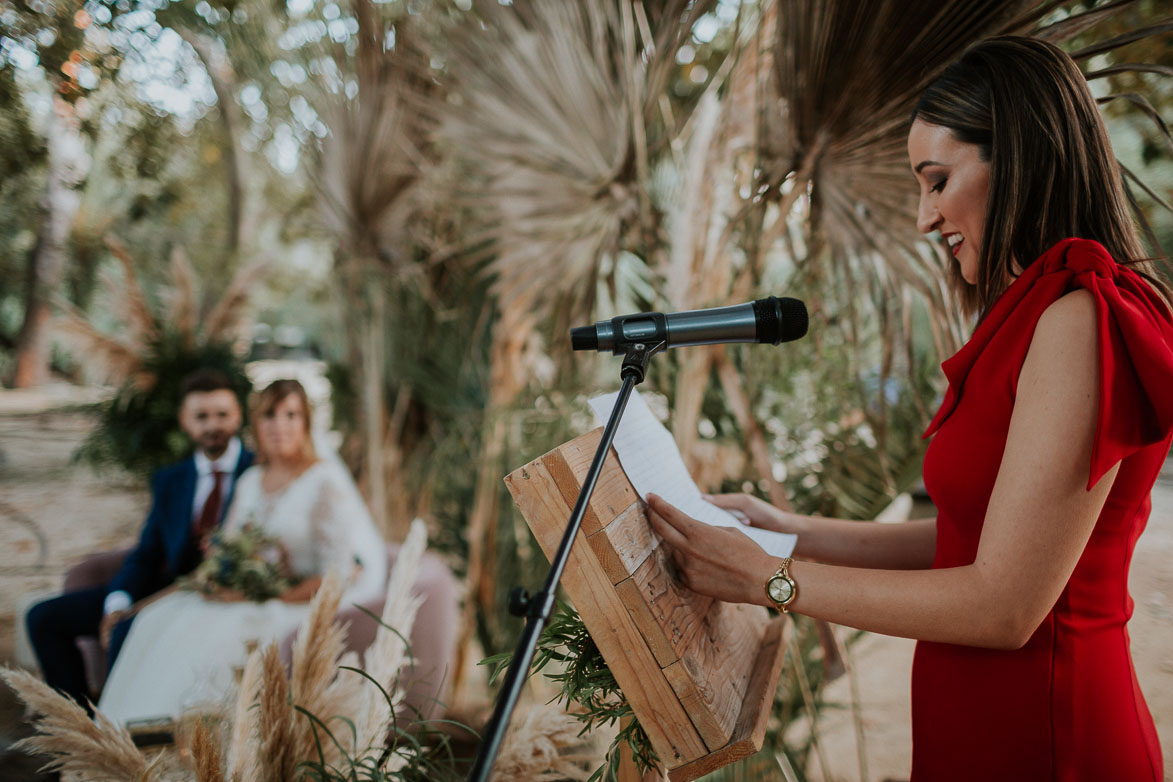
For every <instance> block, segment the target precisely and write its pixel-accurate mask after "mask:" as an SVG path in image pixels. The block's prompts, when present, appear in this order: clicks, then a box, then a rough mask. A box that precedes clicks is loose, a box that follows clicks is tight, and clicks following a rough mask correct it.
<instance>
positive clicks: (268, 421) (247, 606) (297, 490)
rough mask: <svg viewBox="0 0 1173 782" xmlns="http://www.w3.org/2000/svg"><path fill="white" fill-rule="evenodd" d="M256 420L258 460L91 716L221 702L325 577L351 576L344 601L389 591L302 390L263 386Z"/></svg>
mask: <svg viewBox="0 0 1173 782" xmlns="http://www.w3.org/2000/svg"><path fill="white" fill-rule="evenodd" d="M252 422H253V423H252V425H253V428H254V432H255V436H256V441H257V442H256V444H257V456H258V464H257V465H256V466H254V467H251V468H250V469H249V470H247V471H246V472H245V473H244V474H243V475H242V476H241V477H240V480H239V482H238V483H237V486H236V490H235V494H234V497H233V501H232V506H231V507H230V508H229V511H228V516H227V518H226V520H225V522H224V526H223V528H222V529H221V530H220V531H219V532H217V533H215V535H214V536H213V537H211V538H210V539H208V540H206V541H204V542H203V544H202V545H203V547H204V551H205V554H206V558H205V561H204V562H203V564H201V566H200V567H199V568H197V570H196V571H195V573H194V574H193V578H191V579H189V581H188V582H187V583H186V584H185V585H183V586H180V587H179V588H177V589H174V590H172V591H170V592H168V593H167V594H164V595H163V596H162V597H160V598H159V599H157V600H154V601H153V602H150V603H149V604H148V605H145V606H144V607H142V608H141V610H140V613H139V615H138V617H137V618H136V619H135V621H134V624H133V625H131V628H130V632H129V634H128V635H127V637H126V641H125V643H124V645H123V647H122V652H121V653H120V654H119V656H118V659H117V662H116V663H115V664H114V667H113V668H112V669H111V671H110V677H109V679H108V680H107V683H106V687H105V689H104V690H103V692H102V697H101V700H100V701H99V702H98V709H99V710H100V711H102V712H103V713H104V714H106V715H107V716H108V717H110V718H111V719H113V720H115V721H116V722H128V721H132V720H138V719H156V718H168V717H171V718H174V717H177V716H179V714H180V713H182V712H183V711H186V710H188V709H190V708H194V707H197V706H200V705H201V704H216V703H219V702H221V701H222V700H223V699H224V697H225V696H226V695H227V694H228V693H229V692H231V691H232V689H233V686H234V669H236V668H238V667H240V666H243V665H244V663H245V660H246V659H247V656H248V649H249V648H250V647H252V646H253V645H261V646H263V645H265V644H267V643H269V642H270V641H273V640H280V639H281V638H283V637H285V636H287V635H288V634H289V633H290V632H291V631H293V630H294V629H295V628H297V627H298V626H299V625H300V624H301V623H302V621H303V620H304V619H305V617H306V616H307V615H308V612H309V600H310V599H311V598H312V597H313V595H314V592H315V591H316V590H317V588H318V586H319V585H320V584H321V582H322V577H323V576H324V575H325V574H326V573H328V572H330V571H335V572H337V573H338V574H339V575H340V576H341V577H342V578H343V579H344V580H345V581H346V584H347V588H346V593H345V594H344V596H343V603H342V604H343V605H349V604H353V603H363V602H366V601H369V600H371V599H372V598H376V597H378V596H379V595H380V594H381V593H382V591H383V589H384V588H385V580H386V571H387V560H386V546H385V544H384V543H383V540H382V539H381V537H380V536H379V533H378V531H377V530H376V529H375V526H374V523H373V522H372V520H371V516H370V513H369V512H368V511H367V508H366V505H365V504H364V503H363V500H362V497H361V496H360V495H359V493H358V489H357V488H356V487H355V485H354V481H353V480H352V479H351V477H350V475H349V473H348V472H347V471H346V468H345V467H344V466H343V465H342V464H341V463H340V462H338V461H337V460H332V459H320V458H318V456H317V454H316V453H315V451H314V446H313V440H312V437H311V435H310V432H311V431H312V430H311V421H310V405H309V401H308V399H307V397H306V393H305V389H303V388H302V386H301V384H300V383H298V382H297V381H296V380H278V381H276V382H274V383H272V384H270V385H269V386H268V387H267V388H265V390H264V391H262V392H261V393H260V394H259V395H258V396H257V398H256V401H255V403H254V406H253V411H252ZM224 571H228V572H224ZM246 571H247V573H246ZM234 574H235V576H236V577H235V578H233V575H234ZM226 583H228V584H232V585H233V586H232V587H228V586H225V584H226ZM185 587H186V588H185Z"/></svg>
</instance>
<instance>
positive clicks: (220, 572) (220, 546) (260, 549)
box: [186, 523, 298, 602]
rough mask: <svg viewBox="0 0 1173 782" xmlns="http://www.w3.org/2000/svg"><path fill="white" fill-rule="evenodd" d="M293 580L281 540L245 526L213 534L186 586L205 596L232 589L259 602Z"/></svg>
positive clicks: (251, 526)
mask: <svg viewBox="0 0 1173 782" xmlns="http://www.w3.org/2000/svg"><path fill="white" fill-rule="evenodd" d="M297 581H298V579H296V578H295V577H294V575H293V568H292V567H291V565H290V563H289V552H287V551H286V550H285V546H283V545H282V544H281V541H279V540H277V539H276V538H272V537H270V536H268V535H266V534H265V533H264V531H263V530H261V528H260V527H258V526H256V525H255V524H252V523H246V524H244V525H243V526H242V527H241V528H240V529H238V530H235V531H233V532H232V533H229V534H225V533H223V532H216V533H213V535H212V538H211V540H210V542H209V548H208V551H207V554H206V555H205V556H204V560H203V562H201V563H200V564H199V565H198V566H197V567H196V569H195V570H193V571H192V572H191V574H190V575H189V576H188V579H187V584H186V585H187V586H188V587H189V588H191V589H195V590H198V591H200V592H203V593H205V594H211V593H213V592H215V591H217V590H218V589H228V590H233V591H235V592H239V593H241V594H242V595H244V597H246V598H247V599H249V600H256V601H258V602H259V601H263V600H268V599H270V598H273V597H277V596H279V595H280V594H282V593H283V592H285V591H286V590H287V589H289V588H290V587H292V586H295V585H296V584H297Z"/></svg>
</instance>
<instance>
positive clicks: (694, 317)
mask: <svg viewBox="0 0 1173 782" xmlns="http://www.w3.org/2000/svg"><path fill="white" fill-rule="evenodd" d="M807 320H808V319H807V314H806V305H805V304H803V303H802V302H801V301H799V300H798V299H790V298H781V299H779V298H777V297H775V296H768V297H766V298H764V299H758V300H757V301H751V302H747V303H745V304H735V305H733V306H731V307H714V308H712V309H707V310H690V311H688V312H672V313H669V314H667V315H665V314H663V313H661V312H640V313H637V314H634V315H620V316H618V317H615V318H612V319H611V320H601V321H599V322H598V323H596V324H595V325H593V326H577V327H575V328H572V329H571V330H570V346H571V347H572V348H573V349H574V350H598V351H600V352H602V351H605V350H610V351H611V352H612V353H614V354H615V355H617V356H618V355H621V354H623V353H625V352H626V351H627V348H628V347H630V346H631V345H637V344H645V345H649V346H651V345H658V344H660V343H663V344H664V347H668V348H682V347H688V346H690V345H715V344H719V343H722V342H766V343H769V344H771V345H777V344H778V343H779V342H790V341H791V340H795V339H798V338H799V337H802V336H803V335H805V334H806V328H807Z"/></svg>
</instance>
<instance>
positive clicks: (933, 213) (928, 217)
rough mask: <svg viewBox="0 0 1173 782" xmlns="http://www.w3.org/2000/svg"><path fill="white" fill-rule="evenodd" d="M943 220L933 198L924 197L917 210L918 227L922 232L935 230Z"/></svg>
mask: <svg viewBox="0 0 1173 782" xmlns="http://www.w3.org/2000/svg"><path fill="white" fill-rule="evenodd" d="M940 222H941V213H940V212H939V211H937V205H936V204H935V203H933V201H932V199H928V198H922V199H921V200H920V203H919V204H918V205H917V210H916V229H917V230H918V231H920V232H921V233H922V234H927V233H929V232H931V231H935V230H936V229H937V226H938V225H939V224H940Z"/></svg>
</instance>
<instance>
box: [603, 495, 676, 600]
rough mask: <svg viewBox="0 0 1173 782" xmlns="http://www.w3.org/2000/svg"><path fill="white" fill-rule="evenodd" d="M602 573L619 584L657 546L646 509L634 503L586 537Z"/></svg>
mask: <svg viewBox="0 0 1173 782" xmlns="http://www.w3.org/2000/svg"><path fill="white" fill-rule="evenodd" d="M587 540H588V541H590V544H591V548H592V549H594V551H595V556H597V557H598V558H599V562H600V563H602V565H603V569H604V570H606V571H607V575H608V576H610V578H611V583H612V584H618V583H619V582H620V581H622V580H623V579H625V578H628V577H630V576H631V574H632V573H634V572H635V571H636V570H637V569H638V568H639V566H640V565H641V564H643V561H644V560H645V559H647V558H648V557H649V556H650V555H651V553H652V552H653V551H654V550H655V549H656V546H658V545H659V544H660V541H659V539H658V538H657V537H656V533H655V532H653V531H652V526H651V525H650V524H648V515H647V506H645V505H644V504H643V502H642V501H636V502H633V503H632V504H631V505H629V506H628V507H627V508H626V509H625V510H624V511H623V512H622V513H620V514H619V516H618V517H617V518H616V519H614V520H613V521H611V522H610V523H609V524H607V526H605V527H604V528H603V529H602V530H600V531H599V532H596V533H595V534H593V535H588V536H587Z"/></svg>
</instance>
